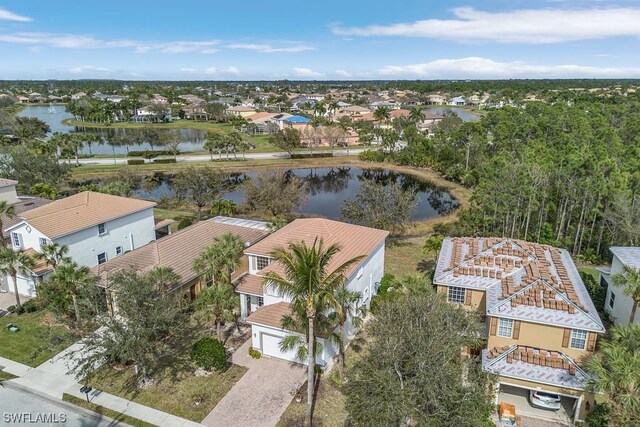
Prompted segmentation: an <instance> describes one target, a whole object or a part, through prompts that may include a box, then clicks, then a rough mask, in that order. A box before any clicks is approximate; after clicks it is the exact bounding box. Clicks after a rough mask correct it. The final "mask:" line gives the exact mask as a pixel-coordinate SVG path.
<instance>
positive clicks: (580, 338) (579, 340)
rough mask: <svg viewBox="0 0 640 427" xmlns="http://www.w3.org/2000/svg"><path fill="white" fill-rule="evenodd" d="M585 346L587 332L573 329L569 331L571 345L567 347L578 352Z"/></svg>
mask: <svg viewBox="0 0 640 427" xmlns="http://www.w3.org/2000/svg"><path fill="white" fill-rule="evenodd" d="M586 346H587V331H582V330H580V329H573V330H572V331H571V343H570V344H569V347H571V348H576V349H578V350H584V348H585V347H586Z"/></svg>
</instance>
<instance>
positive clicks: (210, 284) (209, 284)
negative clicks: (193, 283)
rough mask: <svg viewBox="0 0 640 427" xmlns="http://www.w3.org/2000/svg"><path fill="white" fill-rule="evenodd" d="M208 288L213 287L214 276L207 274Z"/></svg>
mask: <svg viewBox="0 0 640 427" xmlns="http://www.w3.org/2000/svg"><path fill="white" fill-rule="evenodd" d="M206 285H207V288H210V287H211V286H213V274H207V283H206Z"/></svg>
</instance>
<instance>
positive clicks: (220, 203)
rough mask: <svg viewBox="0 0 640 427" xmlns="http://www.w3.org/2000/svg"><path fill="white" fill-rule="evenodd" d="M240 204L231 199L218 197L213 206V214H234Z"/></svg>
mask: <svg viewBox="0 0 640 427" xmlns="http://www.w3.org/2000/svg"><path fill="white" fill-rule="evenodd" d="M237 208H238V204H237V203H236V202H234V201H233V200H231V199H216V200H214V201H213V205H212V206H211V215H226V216H232V215H233V214H234V213H235V212H236V209H237Z"/></svg>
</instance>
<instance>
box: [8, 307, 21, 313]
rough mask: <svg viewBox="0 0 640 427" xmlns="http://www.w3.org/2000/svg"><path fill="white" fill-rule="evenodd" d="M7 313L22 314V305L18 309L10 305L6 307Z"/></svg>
mask: <svg viewBox="0 0 640 427" xmlns="http://www.w3.org/2000/svg"><path fill="white" fill-rule="evenodd" d="M7 311H8V312H9V313H15V314H22V313H24V305H21V306H20V308H18V307H16V306H15V305H10V306H9V307H7Z"/></svg>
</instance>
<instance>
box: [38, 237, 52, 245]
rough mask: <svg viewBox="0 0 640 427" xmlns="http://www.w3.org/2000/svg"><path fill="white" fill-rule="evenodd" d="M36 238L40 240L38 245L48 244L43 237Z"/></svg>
mask: <svg viewBox="0 0 640 427" xmlns="http://www.w3.org/2000/svg"><path fill="white" fill-rule="evenodd" d="M38 240H39V241H40V247H41V248H43V247H45V246H46V245H48V244H49V240H47V239H45V238H44V237H40V238H39V239H38Z"/></svg>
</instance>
